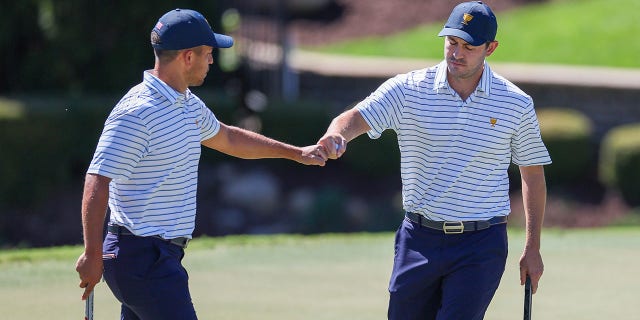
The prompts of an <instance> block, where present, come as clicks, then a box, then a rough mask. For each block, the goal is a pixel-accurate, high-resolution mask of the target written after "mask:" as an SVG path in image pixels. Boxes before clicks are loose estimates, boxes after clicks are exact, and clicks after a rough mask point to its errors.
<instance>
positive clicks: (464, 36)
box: [438, 28, 484, 46]
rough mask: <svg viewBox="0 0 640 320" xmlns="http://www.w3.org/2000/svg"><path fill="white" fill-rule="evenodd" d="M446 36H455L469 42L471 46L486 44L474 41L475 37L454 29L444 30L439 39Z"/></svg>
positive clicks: (439, 34)
mask: <svg viewBox="0 0 640 320" xmlns="http://www.w3.org/2000/svg"><path fill="white" fill-rule="evenodd" d="M444 36H454V37H458V38H460V39H462V40H464V41H466V42H468V43H469V44H470V45H472V46H479V45H481V44H484V41H482V40H479V41H478V40H476V39H473V37H472V36H471V35H469V34H468V33H466V32H464V31H462V30H460V29H453V28H443V29H442V31H440V33H438V37H444Z"/></svg>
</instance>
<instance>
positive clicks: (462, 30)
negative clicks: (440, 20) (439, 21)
mask: <svg viewBox="0 0 640 320" xmlns="http://www.w3.org/2000/svg"><path fill="white" fill-rule="evenodd" d="M497 32H498V22H497V21H496V16H495V15H494V14H493V11H491V8H489V6H488V5H486V4H484V3H483V2H482V1H470V2H463V3H461V4H459V5H457V6H456V7H455V8H453V11H452V12H451V15H450V16H449V20H447V23H446V24H445V25H444V28H442V31H440V33H439V34H438V36H440V37H443V36H454V37H458V38H460V39H462V40H464V41H466V42H468V43H469V44H471V45H472V46H479V45H482V44H484V43H486V42H489V41H494V40H495V39H496V33H497Z"/></svg>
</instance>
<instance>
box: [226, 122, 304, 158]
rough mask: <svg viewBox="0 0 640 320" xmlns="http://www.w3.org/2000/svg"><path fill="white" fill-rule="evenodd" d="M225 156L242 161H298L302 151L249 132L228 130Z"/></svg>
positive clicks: (235, 128) (234, 128) (230, 128)
mask: <svg viewBox="0 0 640 320" xmlns="http://www.w3.org/2000/svg"><path fill="white" fill-rule="evenodd" d="M228 146H229V147H228V148H226V149H225V150H221V151H223V152H224V153H226V154H229V155H232V156H234V157H238V158H242V159H263V158H283V159H289V160H293V161H300V160H301V154H302V149H301V148H300V147H297V146H293V145H290V144H287V143H284V142H281V141H278V140H275V139H271V138H268V137H265V136H263V135H260V134H257V133H255V132H251V131H249V130H244V129H240V128H237V127H229V128H228Z"/></svg>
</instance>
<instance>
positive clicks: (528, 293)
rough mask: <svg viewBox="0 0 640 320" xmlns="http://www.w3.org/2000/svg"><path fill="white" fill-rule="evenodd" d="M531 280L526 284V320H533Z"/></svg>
mask: <svg viewBox="0 0 640 320" xmlns="http://www.w3.org/2000/svg"><path fill="white" fill-rule="evenodd" d="M531 295H532V292H531V278H529V276H527V280H526V281H525V283H524V320H531Z"/></svg>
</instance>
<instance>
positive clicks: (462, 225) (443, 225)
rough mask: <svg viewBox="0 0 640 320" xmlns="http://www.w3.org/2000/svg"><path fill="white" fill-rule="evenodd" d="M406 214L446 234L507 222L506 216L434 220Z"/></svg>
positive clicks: (423, 224)
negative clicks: (462, 219) (480, 218)
mask: <svg viewBox="0 0 640 320" xmlns="http://www.w3.org/2000/svg"><path fill="white" fill-rule="evenodd" d="M405 216H406V217H407V219H409V220H410V221H411V222H414V223H417V224H419V225H421V226H423V227H427V228H431V229H435V230H440V231H443V232H444V233H446V234H459V233H463V232H468V231H478V230H484V229H488V228H489V227H491V226H493V225H496V224H502V223H507V217H506V216H499V217H493V218H491V219H489V220H480V221H433V220H429V219H427V218H425V217H424V216H423V215H421V214H418V213H415V212H407V214H406V215H405Z"/></svg>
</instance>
